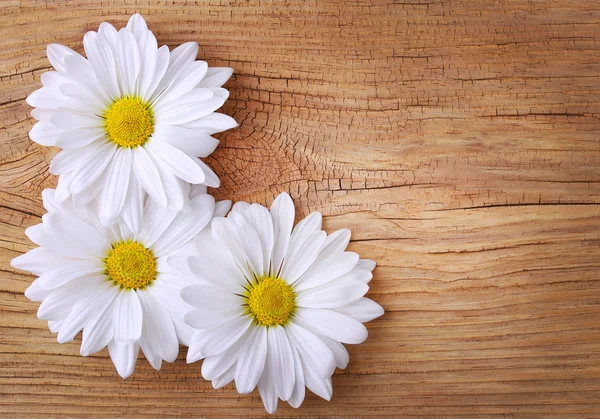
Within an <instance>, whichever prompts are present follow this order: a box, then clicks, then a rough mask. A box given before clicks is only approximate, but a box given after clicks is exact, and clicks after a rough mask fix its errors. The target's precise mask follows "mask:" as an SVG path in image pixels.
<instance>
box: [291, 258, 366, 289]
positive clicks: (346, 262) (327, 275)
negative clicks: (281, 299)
mask: <svg viewBox="0 0 600 419" xmlns="http://www.w3.org/2000/svg"><path fill="white" fill-rule="evenodd" d="M356 262H358V255H357V254H356V253H353V252H343V253H337V254H336V255H335V256H332V257H330V258H328V259H325V260H321V261H319V262H315V263H314V264H313V265H312V266H311V267H310V268H309V269H308V270H307V271H306V272H305V273H304V275H302V276H301V277H300V279H298V282H297V283H296V290H298V291H302V290H306V289H309V288H313V287H318V286H320V285H323V284H326V283H328V282H329V281H332V280H334V279H336V278H339V277H340V276H342V275H344V274H346V273H348V272H350V270H352V268H354V266H356ZM367 289H368V287H367Z"/></svg>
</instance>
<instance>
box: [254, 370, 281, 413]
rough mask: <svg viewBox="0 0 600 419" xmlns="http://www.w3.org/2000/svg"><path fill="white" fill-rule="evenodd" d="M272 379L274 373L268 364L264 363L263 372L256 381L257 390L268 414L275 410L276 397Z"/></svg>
mask: <svg viewBox="0 0 600 419" xmlns="http://www.w3.org/2000/svg"><path fill="white" fill-rule="evenodd" d="M274 381H275V376H274V374H273V373H272V372H271V369H270V368H269V366H268V365H265V369H264V371H263V374H262V376H261V377H260V380H259V381H258V392H259V393H260V398H261V399H262V402H263V405H264V406H265V410H266V411H267V413H269V414H273V413H275V411H276V410H277V402H278V399H277V391H276V388H275V384H274Z"/></svg>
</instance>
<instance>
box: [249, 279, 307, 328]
mask: <svg viewBox="0 0 600 419" xmlns="http://www.w3.org/2000/svg"><path fill="white" fill-rule="evenodd" d="M246 298H247V299H248V302H247V304H248V311H249V314H251V315H252V316H254V320H255V321H256V322H257V323H258V324H260V325H263V326H277V325H283V324H285V323H287V321H288V320H289V317H290V315H291V314H292V313H293V311H294V309H295V308H296V296H295V295H294V291H293V290H292V287H290V286H289V285H288V284H286V283H285V282H284V281H283V280H282V279H280V278H271V277H264V278H259V279H258V280H257V281H256V282H255V283H253V284H252V285H250V287H249V288H248V289H247V291H246Z"/></svg>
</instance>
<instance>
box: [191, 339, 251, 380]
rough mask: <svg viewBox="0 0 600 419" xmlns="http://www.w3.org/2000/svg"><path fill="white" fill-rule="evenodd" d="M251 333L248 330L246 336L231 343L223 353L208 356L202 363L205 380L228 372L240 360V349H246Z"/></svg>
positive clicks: (213, 378)
mask: <svg viewBox="0 0 600 419" xmlns="http://www.w3.org/2000/svg"><path fill="white" fill-rule="evenodd" d="M250 333H251V331H250V330H248V331H246V333H245V334H244V336H242V337H241V338H240V339H238V340H237V342H235V343H234V344H233V345H231V346H230V347H229V348H228V349H227V350H226V351H224V352H223V353H221V354H219V355H215V356H209V357H207V358H206V359H205V360H204V362H203V363H202V377H203V378H204V379H205V380H215V379H217V378H218V377H220V376H222V375H223V374H225V373H227V371H228V370H229V369H230V368H231V366H232V365H235V363H236V361H237V360H238V358H239V355H240V351H242V350H245V349H246V346H247V339H248V336H249V335H250ZM234 374H235V370H234ZM232 379H233V376H232ZM230 381H231V380H230Z"/></svg>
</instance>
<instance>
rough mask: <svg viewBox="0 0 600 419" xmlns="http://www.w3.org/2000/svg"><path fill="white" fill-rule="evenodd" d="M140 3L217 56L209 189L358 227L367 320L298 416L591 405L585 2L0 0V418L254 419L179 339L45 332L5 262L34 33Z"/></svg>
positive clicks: (36, 193) (61, 35) (591, 80)
mask: <svg viewBox="0 0 600 419" xmlns="http://www.w3.org/2000/svg"><path fill="white" fill-rule="evenodd" d="M136 11H137V12H140V13H142V14H143V15H144V16H145V17H146V19H147V21H148V23H149V26H150V28H151V29H152V30H153V31H154V32H155V34H156V35H157V38H158V40H159V43H160V44H167V45H169V46H170V47H174V46H176V45H178V44H180V43H183V42H186V41H197V42H198V43H199V44H200V53H199V58H200V59H204V60H207V61H208V62H209V64H211V65H225V66H231V67H233V68H234V69H235V73H234V76H233V78H232V79H231V81H229V82H228V83H227V85H226V87H227V88H228V89H229V90H230V91H231V99H230V100H229V101H228V102H227V104H226V106H225V112H226V113H228V114H230V115H232V116H234V117H235V119H236V120H237V121H238V122H239V123H240V127H239V128H237V129H235V130H232V131H229V132H227V133H225V134H223V135H221V136H220V139H221V140H222V143H221V145H220V147H219V148H218V149H217V151H216V153H214V155H213V156H212V157H211V158H209V159H208V160H207V161H208V163H209V164H210V165H211V166H212V167H214V168H215V170H216V171H217V173H218V174H219V175H220V177H221V179H222V187H221V188H220V189H218V190H217V191H215V194H216V196H217V197H219V198H232V199H233V200H238V199H246V200H251V201H255V202H259V203H263V204H267V203H270V202H271V201H272V199H273V198H274V196H275V195H276V194H278V193H279V192H281V191H288V192H290V193H291V194H292V196H293V198H294V199H295V201H296V203H297V205H298V211H297V216H298V217H302V216H305V215H306V214H308V213H309V212H310V211H322V212H323V214H324V215H325V226H326V228H327V230H329V231H331V230H334V229H338V228H341V227H349V228H351V229H352V230H353V242H352V244H351V247H352V250H354V251H357V252H359V253H360V254H361V255H362V256H363V257H368V258H372V259H375V260H376V261H377V262H378V265H379V266H378V268H377V269H376V271H375V277H374V279H373V281H372V282H371V285H372V288H371V291H370V293H369V294H370V296H371V297H372V298H374V299H375V300H377V301H378V302H380V303H381V304H382V305H383V306H384V308H385V309H386V314H385V315H384V316H383V317H382V318H380V319H378V320H376V321H374V322H372V323H370V324H369V332H370V335H369V339H368V341H367V342H366V343H365V344H363V345H360V346H355V347H350V348H349V350H350V353H351V362H350V364H349V366H348V368H347V369H346V370H345V371H338V372H337V373H336V375H335V377H334V379H333V381H334V395H333V400H332V401H331V402H325V401H323V400H321V399H319V398H318V397H316V396H314V395H312V394H311V395H309V396H308V397H307V399H306V401H305V402H304V405H303V406H302V407H301V409H299V410H293V409H291V408H289V406H287V404H285V403H280V405H279V406H280V407H279V410H278V412H277V413H278V414H280V415H282V416H290V415H311V416H325V415H337V416H346V417H347V416H362V417H372V416H376V415H387V416H411V415H415V416H416V415H419V416H427V417H430V416H451V415H456V416H458V417H467V416H480V417H488V416H493V415H501V416H505V417H506V416H508V417H518V416H526V417H537V416H549V415H555V416H556V417H561V418H565V417H569V416H572V417H600V402H599V400H600V170H599V169H600V134H599V133H600V121H599V115H600V2H597V1H596V2H594V1H588V0H586V1H564V0H558V1H550V0H549V1H536V0H528V1H525V0H523V1H478V0H470V1H469V0H464V1H458V0H454V1H438V0H400V1H376V0H373V1H348V2H346V1H342V0H337V1H324V0H321V1H316V0H313V1H302V0H298V1H296V0H289V1H285V2H282V3H279V4H274V3H272V2H269V1H258V2H255V1H232V2H228V1H225V0H216V1H210V2H200V1H198V2H194V1H172V0H168V1H167V0H162V1H158V2H155V1H149V0H137V1H126V2H123V1H116V0H115V1H113V0H105V1H102V2H101V3H100V2H93V1H73V0H71V1H58V2H52V1H39V2H35V1H16V0H8V1H7V0H3V1H2V2H1V3H0V222H1V227H0V229H1V230H0V269H1V274H0V311H1V316H0V333H1V334H0V392H1V397H0V416H2V417H17V416H27V417H32V416H36V415H39V416H51V415H52V416H63V415H67V414H70V415H77V416H88V415H89V416H91V415H102V416H115V415H122V414H128V415H140V416H142V417H149V416H152V415H161V416H165V415H176V416H180V415H190V416H230V415H243V416H255V415H261V416H262V415H264V413H265V412H264V409H263V406H262V403H261V401H260V398H259V396H258V392H254V393H253V394H252V395H245V396H239V395H238V394H237V393H236V392H235V390H234V389H233V386H231V385H230V386H228V387H226V388H224V389H222V390H219V391H214V390H212V388H211V386H210V384H209V383H207V382H205V381H203V380H202V379H201V377H200V373H199V369H200V364H194V365H186V363H185V351H183V350H182V352H181V353H180V356H179V358H178V360H177V361H176V362H175V363H173V364H166V365H165V366H164V367H163V369H162V370H161V371H160V372H157V371H154V370H153V369H152V368H151V367H150V366H149V364H148V363H147V361H145V360H142V359H140V360H138V363H137V367H136V371H135V374H134V375H133V376H132V377H131V378H129V379H127V380H125V381H123V380H121V379H120V378H119V377H118V376H117V374H116V372H115V369H114V367H113V365H112V363H111V361H110V360H109V358H108V355H107V352H106V351H102V352H100V353H99V354H96V355H94V356H92V357H89V358H83V357H81V356H79V338H78V339H77V340H76V342H74V343H71V344H64V345H59V344H58V343H56V341H55V335H53V334H51V333H50V332H49V331H48V329H47V326H46V323H45V322H42V321H39V320H37V318H36V315H35V312H36V309H37V304H36V303H32V302H30V301H28V300H27V299H26V298H25V297H24V296H23V291H24V290H25V288H26V287H27V286H28V284H29V283H30V282H31V281H32V277H31V276H29V275H25V274H23V273H20V272H15V270H14V269H13V268H11V267H10V265H9V261H10V260H11V259H12V258H13V257H15V256H17V255H19V254H20V253H22V252H25V251H26V250H28V249H30V248H31V247H32V244H31V243H30V242H29V241H28V240H27V239H26V237H25V236H24V234H23V230H24V229H25V228H26V227H28V226H30V225H32V224H36V223H38V222H39V221H40V216H41V215H42V214H43V212H44V210H43V208H42V205H41V196H40V193H41V191H42V189H44V188H47V187H53V186H54V185H55V183H56V179H55V178H54V177H52V176H50V175H49V173H48V162H49V161H50V159H51V157H52V156H53V155H54V154H55V153H56V150H49V149H46V148H43V147H40V146H38V145H36V144H34V143H32V142H31V141H30V140H29V139H28V137H27V132H28V131H29V129H30V128H31V126H32V120H31V118H30V116H29V112H30V108H29V107H28V105H27V104H26V103H25V101H24V99H25V97H26V95H27V94H28V93H30V92H32V91H33V90H35V89H37V88H38V87H39V85H40V83H39V79H40V74H41V73H42V72H44V71H47V70H49V69H50V67H49V64H48V61H47V59H46V57H45V46H46V45H47V44H48V43H52V42H58V43H62V44H65V45H69V46H70V47H73V48H75V49H76V50H78V51H82V50H83V48H82V37H83V35H84V33H85V32H86V31H88V30H96V29H97V27H98V25H99V24H100V22H102V21H109V22H111V23H113V24H115V25H116V26H118V27H120V26H122V25H124V24H125V23H126V21H127V19H128V17H129V15H130V14H132V13H134V12H136Z"/></svg>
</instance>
